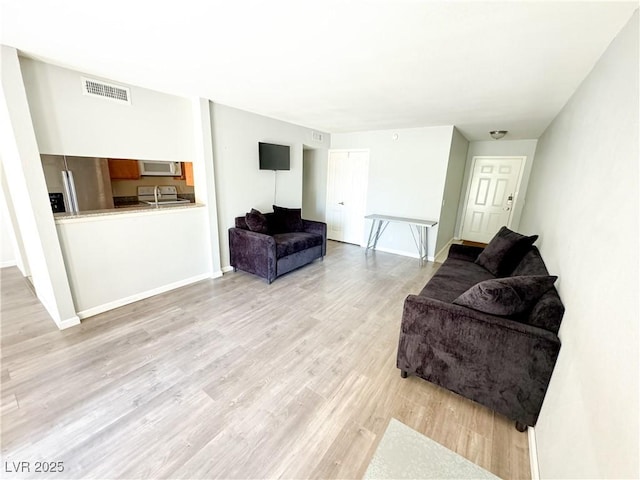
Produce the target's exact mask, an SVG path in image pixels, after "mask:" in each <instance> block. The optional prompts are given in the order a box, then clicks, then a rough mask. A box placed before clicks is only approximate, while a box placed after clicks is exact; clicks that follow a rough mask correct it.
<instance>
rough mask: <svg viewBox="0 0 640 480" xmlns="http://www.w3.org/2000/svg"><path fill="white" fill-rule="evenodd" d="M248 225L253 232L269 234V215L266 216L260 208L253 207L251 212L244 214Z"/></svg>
mask: <svg viewBox="0 0 640 480" xmlns="http://www.w3.org/2000/svg"><path fill="white" fill-rule="evenodd" d="M244 220H245V222H247V227H249V230H251V231H252V232H258V233H266V234H267V235H268V234H269V223H268V221H267V217H265V216H264V215H263V214H262V213H261V212H260V211H259V210H256V209H255V208H252V209H251V211H250V212H249V213H247V214H246V215H245V216H244Z"/></svg>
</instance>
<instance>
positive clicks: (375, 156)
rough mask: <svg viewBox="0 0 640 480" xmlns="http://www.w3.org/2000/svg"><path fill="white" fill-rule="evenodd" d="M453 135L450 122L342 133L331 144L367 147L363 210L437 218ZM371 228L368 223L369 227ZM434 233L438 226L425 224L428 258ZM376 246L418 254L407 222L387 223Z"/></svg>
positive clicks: (402, 215)
mask: <svg viewBox="0 0 640 480" xmlns="http://www.w3.org/2000/svg"><path fill="white" fill-rule="evenodd" d="M394 134H397V135H398V139H397V140H394ZM452 135H453V126H442V127H424V128H406V129H397V130H377V131H368V132H357V133H341V134H333V135H332V136H331V148H332V149H357V148H368V149H369V150H370V157H369V185H368V191H367V212H366V213H367V214H371V213H378V214H383V215H394V216H399V217H413V218H422V219H425V220H435V221H438V220H439V216H440V210H441V206H442V199H443V194H444V185H445V178H446V173H447V164H448V161H449V152H450V148H451V139H452ZM370 227H371V225H370V223H369V222H367V224H366V225H365V228H366V229H367V231H368V229H369V228H370ZM365 234H366V232H363V237H364V236H365ZM437 235H438V227H437V226H436V227H434V228H431V229H429V251H428V255H429V257H430V258H431V259H433V257H434V252H435V245H436V238H437ZM365 240H366V238H365ZM378 249H379V250H382V251H389V252H392V253H399V254H402V255H409V256H417V255H418V254H417V250H416V246H415V243H414V241H413V237H412V236H411V232H410V231H409V227H408V226H407V225H402V224H390V225H389V227H388V228H387V230H386V231H385V233H384V235H383V236H382V237H381V238H380V241H379V242H378Z"/></svg>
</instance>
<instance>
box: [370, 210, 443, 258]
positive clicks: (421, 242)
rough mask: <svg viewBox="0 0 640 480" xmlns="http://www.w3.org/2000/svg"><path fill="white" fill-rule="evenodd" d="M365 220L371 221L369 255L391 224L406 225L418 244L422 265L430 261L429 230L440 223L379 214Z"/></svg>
mask: <svg viewBox="0 0 640 480" xmlns="http://www.w3.org/2000/svg"><path fill="white" fill-rule="evenodd" d="M364 218H365V219H366V220H371V230H370V231H369V240H367V249H366V250H365V253H369V250H372V251H373V250H375V249H376V246H377V245H378V240H380V237H381V236H382V234H383V233H384V231H385V230H386V229H387V227H388V226H389V223H390V222H394V223H406V224H407V225H409V230H410V231H411V236H412V237H413V241H414V242H415V244H416V248H417V250H418V256H419V259H420V265H424V264H425V262H426V261H428V256H427V252H428V247H429V235H428V231H427V229H428V228H431V227H433V226H434V225H437V224H438V222H434V221H432V220H422V219H420V218H406V217H394V216H391V215H378V214H372V215H367V216H365V217H364ZM376 224H377V228H376ZM414 228H415V232H414Z"/></svg>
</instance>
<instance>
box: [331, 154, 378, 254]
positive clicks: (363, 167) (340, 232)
mask: <svg viewBox="0 0 640 480" xmlns="http://www.w3.org/2000/svg"><path fill="white" fill-rule="evenodd" d="M327 173H328V175H327V208H326V212H327V238H329V239H331V240H338V241H340V242H347V243H354V244H356V245H361V244H362V241H363V232H364V215H365V208H366V198H367V177H368V174H369V152H368V151H367V150H332V151H329V164H328V171H327Z"/></svg>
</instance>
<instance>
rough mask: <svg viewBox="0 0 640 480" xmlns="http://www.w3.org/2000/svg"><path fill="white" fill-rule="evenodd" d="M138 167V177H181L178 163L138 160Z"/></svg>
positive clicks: (180, 168)
mask: <svg viewBox="0 0 640 480" xmlns="http://www.w3.org/2000/svg"><path fill="white" fill-rule="evenodd" d="M138 165H139V167H140V175H145V176H148V175H152V176H156V177H179V176H181V175H182V165H180V162H158V161H150V160H138Z"/></svg>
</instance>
